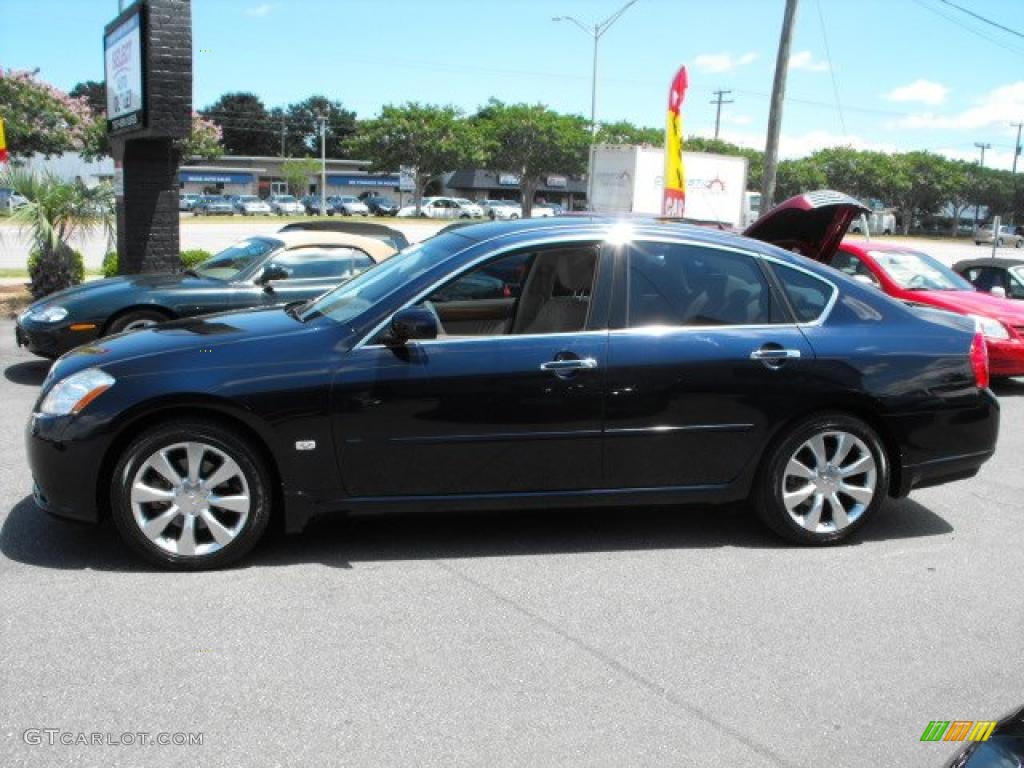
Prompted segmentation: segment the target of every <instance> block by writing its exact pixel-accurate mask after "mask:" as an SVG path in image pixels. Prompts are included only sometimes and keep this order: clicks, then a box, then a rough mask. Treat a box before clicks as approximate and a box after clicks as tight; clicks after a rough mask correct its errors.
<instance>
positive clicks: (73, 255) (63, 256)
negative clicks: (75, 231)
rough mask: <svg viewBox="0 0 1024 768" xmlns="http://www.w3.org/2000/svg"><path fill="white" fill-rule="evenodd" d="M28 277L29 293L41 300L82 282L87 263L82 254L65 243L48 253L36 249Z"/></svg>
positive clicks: (30, 262) (30, 261)
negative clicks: (29, 282)
mask: <svg viewBox="0 0 1024 768" xmlns="http://www.w3.org/2000/svg"><path fill="white" fill-rule="evenodd" d="M28 276H29V280H30V281H31V284H30V285H29V292H30V293H31V294H32V297H33V298H35V299H41V298H43V296H48V295H50V294H51V293H54V292H56V291H62V290H64V289H65V288H70V287H71V286H72V285H78V284H79V283H80V282H82V280H83V279H84V278H85V263H84V262H83V261H82V254H81V253H79V252H78V251H76V250H75V249H73V248H69V247H68V246H66V245H64V244H63V243H62V244H61V245H60V246H59V247H58V248H56V249H55V250H52V251H47V252H46V253H43V252H42V251H40V250H39V249H38V248H35V249H33V250H32V252H31V253H30V254H29V257H28Z"/></svg>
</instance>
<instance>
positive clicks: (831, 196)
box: [743, 190, 871, 262]
mask: <svg viewBox="0 0 1024 768" xmlns="http://www.w3.org/2000/svg"><path fill="white" fill-rule="evenodd" d="M870 211H871V209H870V208H868V207H867V206H866V205H864V203H862V202H860V201H859V200H855V199H854V198H852V197H850V196H849V195H844V194H843V193H842V192H833V191H832V190H819V191H817V192H806V193H804V194H802V195H797V196H796V197H791V198H789V199H788V200H786V201H785V202H782V203H780V204H779V205H777V206H775V207H774V208H772V209H771V210H770V211H768V212H767V213H765V214H764V215H763V216H761V218H759V219H758V220H757V221H755V222H754V223H753V224H751V225H750V226H749V227H747V228H746V229H745V230H743V234H744V235H746V236H747V237H752V238H754V239H755V240H761V241H762V242H765V243H771V244H772V245H777V246H779V247H780V248H785V249H786V250H787V251H796V252H797V253H800V254H801V255H803V256H807V257H808V258H811V259H814V260H815V261H820V262H828V261H829V260H830V259H831V258H832V256H833V255H835V252H836V249H837V248H839V243H840V242H841V241H842V239H843V236H844V235H845V234H846V230H847V229H848V228H849V226H850V222H852V221H853V220H854V219H855V218H856V217H857V216H860V215H861V214H862V213H870Z"/></svg>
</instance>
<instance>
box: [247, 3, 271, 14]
mask: <svg viewBox="0 0 1024 768" xmlns="http://www.w3.org/2000/svg"><path fill="white" fill-rule="evenodd" d="M271 10H273V6H272V5H271V4H270V3H263V4H261V5H254V6H252V7H250V8H246V9H245V15H246V16H266V15H267V14H268V13H270V11H271Z"/></svg>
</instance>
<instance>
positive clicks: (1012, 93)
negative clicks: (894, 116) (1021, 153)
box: [886, 80, 1024, 133]
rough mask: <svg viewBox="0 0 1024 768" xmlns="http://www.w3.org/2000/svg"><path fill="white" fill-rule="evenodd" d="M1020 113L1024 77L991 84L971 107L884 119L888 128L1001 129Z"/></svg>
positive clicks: (1023, 92) (1023, 97)
mask: <svg viewBox="0 0 1024 768" xmlns="http://www.w3.org/2000/svg"><path fill="white" fill-rule="evenodd" d="M1022 115H1024V80H1018V81H1017V82H1015V83H1010V84H1008V85H1002V86H999V87H998V88H995V89H993V90H991V91H989V92H988V93H986V94H985V95H983V96H982V97H981V98H980V99H978V100H977V102H976V103H975V105H974V106H973V107H968V108H967V109H965V110H962V111H960V112H952V113H945V114H940V113H936V112H918V113H915V114H912V115H907V116H906V117H902V118H900V119H899V120H896V121H895V122H891V123H887V124H886V127H887V128H890V129H899V128H912V129H916V130H920V129H922V128H941V129H946V130H954V131H976V130H978V129H981V128H993V127H997V128H999V129H1000V133H1005V132H1006V128H1007V126H1008V125H1009V124H1010V123H1014V122H1019V121H1020V119H1021V116H1022Z"/></svg>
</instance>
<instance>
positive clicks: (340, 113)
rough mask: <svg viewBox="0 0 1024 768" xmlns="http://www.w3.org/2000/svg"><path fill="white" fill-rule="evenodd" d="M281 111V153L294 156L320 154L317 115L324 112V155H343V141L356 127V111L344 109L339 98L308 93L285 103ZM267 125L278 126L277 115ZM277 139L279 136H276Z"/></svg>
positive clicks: (345, 145)
mask: <svg viewBox="0 0 1024 768" xmlns="http://www.w3.org/2000/svg"><path fill="white" fill-rule="evenodd" d="M284 114H285V122H286V127H287V134H286V137H285V139H286V140H285V153H286V154H287V155H294V156H297V157H301V156H308V155H317V156H319V154H320V120H319V117H320V115H323V114H326V115H327V142H326V144H327V156H328V157H344V155H345V149H346V147H347V143H348V141H349V139H350V138H351V137H352V135H353V134H354V133H355V130H356V113H355V112H352V111H350V110H347V109H345V107H344V106H343V105H342V103H341V102H340V101H331V100H329V99H328V98H327V97H325V96H319V95H317V96H310V97H309V98H308V99H306V100H304V101H300V102H297V103H295V104H289V105H288V109H287V111H286V112H285V113H284ZM271 127H273V128H279V127H280V118H278V120H277V121H276V122H275V121H274V120H273V116H272V120H271ZM279 140H280V139H279Z"/></svg>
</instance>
